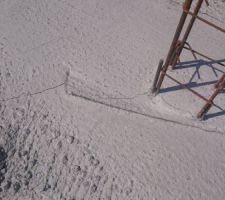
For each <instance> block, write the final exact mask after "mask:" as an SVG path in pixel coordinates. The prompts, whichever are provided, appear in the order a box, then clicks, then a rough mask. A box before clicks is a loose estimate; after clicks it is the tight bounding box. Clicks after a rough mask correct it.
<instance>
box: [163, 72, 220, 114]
mask: <svg viewBox="0 0 225 200" xmlns="http://www.w3.org/2000/svg"><path fill="white" fill-rule="evenodd" d="M165 76H166V77H168V78H169V79H170V80H172V81H173V82H175V83H177V84H179V85H180V86H182V87H183V88H185V89H187V90H189V91H190V92H191V93H193V94H194V95H196V96H197V97H199V98H200V99H202V100H203V101H205V102H206V103H207V104H211V105H213V106H215V107H216V108H218V109H219V110H223V109H222V108H221V107H220V106H218V105H216V104H215V103H214V102H212V101H209V99H207V98H205V97H204V96H202V95H201V94H199V93H198V92H196V91H195V90H193V89H191V88H190V87H188V86H187V85H185V84H183V83H181V82H180V81H178V80H176V79H175V78H173V77H172V76H170V75H169V74H167V73H165Z"/></svg>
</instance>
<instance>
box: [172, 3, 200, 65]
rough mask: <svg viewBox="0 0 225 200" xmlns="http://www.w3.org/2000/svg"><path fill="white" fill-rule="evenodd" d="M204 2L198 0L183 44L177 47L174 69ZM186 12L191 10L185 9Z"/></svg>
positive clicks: (173, 61) (173, 62)
mask: <svg viewBox="0 0 225 200" xmlns="http://www.w3.org/2000/svg"><path fill="white" fill-rule="evenodd" d="M202 3H203V0H198V2H197V4H196V7H195V10H194V13H193V15H192V18H191V20H190V22H189V24H188V27H187V29H186V32H185V34H184V37H183V39H182V41H181V44H180V45H179V47H178V49H177V52H176V55H175V57H174V58H173V60H172V69H174V67H175V65H176V64H177V60H178V58H179V57H180V55H181V52H182V50H183V48H184V44H185V42H186V41H187V39H188V36H189V35H190V32H191V29H192V27H193V25H194V22H195V20H196V16H197V15H198V13H199V10H200V9H201V6H202ZM184 12H185V13H186V14H187V13H188V12H189V11H188V10H186V9H185V10H184Z"/></svg>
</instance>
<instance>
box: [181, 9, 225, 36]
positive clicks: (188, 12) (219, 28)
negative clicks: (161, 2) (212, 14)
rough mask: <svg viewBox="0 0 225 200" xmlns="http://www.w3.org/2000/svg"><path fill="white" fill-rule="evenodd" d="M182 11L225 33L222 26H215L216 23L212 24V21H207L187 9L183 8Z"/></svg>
mask: <svg viewBox="0 0 225 200" xmlns="http://www.w3.org/2000/svg"><path fill="white" fill-rule="evenodd" d="M184 12H186V13H187V14H189V15H191V16H193V17H195V18H196V19H198V20H200V21H202V22H204V23H206V24H207V25H209V26H211V27H213V28H215V29H217V30H219V31H221V32H223V33H225V29H223V28H221V27H219V26H217V25H216V24H214V23H212V22H210V21H208V20H206V19H204V18H202V17H199V16H198V15H195V14H194V13H193V12H191V11H188V10H184Z"/></svg>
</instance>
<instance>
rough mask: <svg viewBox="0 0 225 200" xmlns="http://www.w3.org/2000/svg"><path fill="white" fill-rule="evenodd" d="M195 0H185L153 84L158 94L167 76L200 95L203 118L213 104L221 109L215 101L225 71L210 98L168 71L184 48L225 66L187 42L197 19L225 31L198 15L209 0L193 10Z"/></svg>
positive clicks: (221, 86) (200, 0)
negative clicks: (202, 101) (203, 102)
mask: <svg viewBox="0 0 225 200" xmlns="http://www.w3.org/2000/svg"><path fill="white" fill-rule="evenodd" d="M193 2H194V0H185V2H184V4H183V12H182V15H181V18H180V21H179V24H178V26H177V29H176V32H175V34H174V37H173V41H172V43H171V46H170V49H169V52H168V55H167V57H166V59H165V62H164V61H163V60H160V61H159V65H158V68H157V72H156V75H155V78H154V82H153V86H152V93H155V94H158V93H159V92H160V88H161V86H162V83H163V81H164V79H165V77H167V78H169V79H171V80H172V81H174V82H175V83H177V84H179V85H180V86H182V87H184V88H186V89H187V90H189V91H190V92H192V93H193V94H194V95H196V96H197V97H199V98H201V99H202V100H204V101H205V105H204V106H203V107H202V108H201V110H200V111H199V112H198V114H197V117H198V118H203V116H204V115H205V114H206V113H207V112H208V111H209V109H210V108H211V107H212V106H215V107H217V108H219V109H221V108H220V107H219V106H218V105H216V104H215V103H214V102H213V101H214V99H215V98H216V97H217V95H218V94H219V93H220V92H221V91H222V90H223V89H224V88H225V72H224V74H223V75H222V76H221V77H220V79H219V80H218V81H217V82H216V84H215V89H214V92H213V94H212V95H211V96H210V97H209V98H206V97H204V96H202V95H201V94H199V93H198V92H196V91H194V90H193V89H191V88H190V87H188V85H186V84H183V83H181V82H180V81H178V80H176V79H175V78H173V77H172V76H171V75H169V74H168V73H167V70H168V69H169V67H170V66H171V68H172V69H176V65H177V64H178V62H179V61H180V55H181V53H182V51H183V50H188V51H190V52H191V53H192V55H193V56H194V58H196V55H199V56H202V57H204V58H205V59H208V60H210V61H213V62H215V63H217V64H219V65H221V66H224V67H225V64H223V63H222V62H220V61H216V60H215V59H213V58H211V57H210V56H207V55H205V54H203V53H200V52H199V51H197V50H194V49H192V48H191V46H190V45H189V44H188V42H187V39H188V37H189V35H190V32H191V30H192V27H193V25H194V23H195V21H196V19H197V20H200V21H201V22H203V23H205V24H207V25H209V26H211V27H213V28H215V29H216V30H218V31H221V32H222V33H225V29H223V28H222V27H219V26H217V25H216V24H214V23H212V22H210V21H208V20H206V19H204V18H202V17H200V16H198V14H199V11H200V9H201V7H202V5H203V3H204V2H205V3H206V4H207V6H208V5H209V2H208V0H197V2H196V5H195V6H194V11H193V12H192V11H191V7H192V4H193ZM188 15H190V16H191V18H190V21H189V22H188V25H187V27H186V28H184V25H185V23H186V21H187V16H188ZM183 31H184V35H183V37H182V38H181V39H180V37H181V33H182V32H183Z"/></svg>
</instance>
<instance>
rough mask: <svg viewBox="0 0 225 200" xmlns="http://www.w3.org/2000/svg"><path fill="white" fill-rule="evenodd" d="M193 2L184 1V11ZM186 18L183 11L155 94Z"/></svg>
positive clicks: (190, 0) (157, 90) (189, 0)
mask: <svg viewBox="0 0 225 200" xmlns="http://www.w3.org/2000/svg"><path fill="white" fill-rule="evenodd" d="M192 2H193V0H185V2H184V4H183V7H184V10H188V11H189V10H190V7H191V4H192ZM186 18H187V13H186V12H184V11H183V13H182V15H181V18H180V21H179V24H178V26H177V29H176V32H175V34H174V38H173V41H172V43H171V46H170V50H169V52H168V55H167V58H166V61H165V64H164V66H163V69H162V71H163V72H164V73H161V76H160V78H159V82H158V84H157V86H156V88H157V89H156V91H155V92H156V93H158V92H159V90H160V88H161V85H162V82H163V79H164V77H165V72H166V71H167V69H168V67H169V65H170V62H171V57H172V55H173V53H174V51H175V49H176V45H177V42H178V39H179V37H180V34H181V31H182V29H183V26H184V23H185V21H186Z"/></svg>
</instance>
